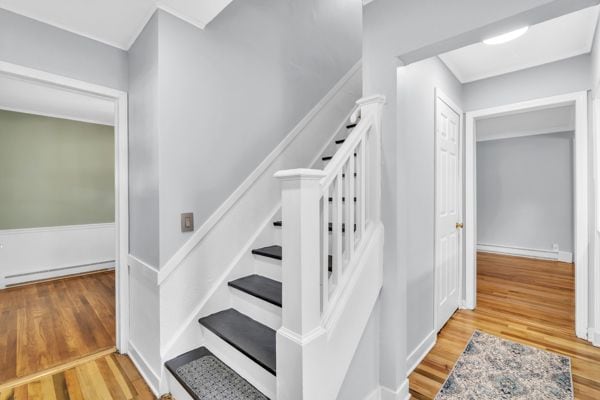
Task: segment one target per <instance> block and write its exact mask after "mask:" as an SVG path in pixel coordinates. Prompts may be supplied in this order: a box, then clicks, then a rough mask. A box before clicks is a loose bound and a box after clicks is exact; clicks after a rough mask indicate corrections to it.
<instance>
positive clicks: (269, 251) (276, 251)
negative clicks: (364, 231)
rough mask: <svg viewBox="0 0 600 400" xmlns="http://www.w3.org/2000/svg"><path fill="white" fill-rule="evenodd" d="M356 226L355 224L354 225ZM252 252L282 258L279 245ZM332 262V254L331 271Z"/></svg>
mask: <svg viewBox="0 0 600 400" xmlns="http://www.w3.org/2000/svg"><path fill="white" fill-rule="evenodd" d="M355 228H356V225H355ZM252 254H257V255H260V256H263V257H269V258H274V259H277V260H281V259H282V248H281V246H279V245H274V246H267V247H263V248H260V249H254V250H252ZM332 264H333V258H332V256H329V270H330V271H331V266H332Z"/></svg>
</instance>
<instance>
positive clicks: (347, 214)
mask: <svg viewBox="0 0 600 400" xmlns="http://www.w3.org/2000/svg"><path fill="white" fill-rule="evenodd" d="M384 102H385V98H384V97H382V96H373V97H368V98H363V99H361V100H359V101H358V102H357V107H356V109H355V111H354V113H353V114H352V122H357V125H356V127H355V128H354V129H353V130H352V132H351V133H350V135H349V136H348V137H347V138H346V139H345V141H344V143H343V144H342V145H341V147H340V148H339V149H338V151H337V152H336V153H335V155H334V156H333V158H332V159H331V161H330V162H329V164H328V165H327V166H326V168H325V169H324V170H314V169H295V170H286V171H279V172H277V173H276V174H275V177H277V178H279V179H281V181H282V219H283V237H282V247H283V260H282V285H283V299H282V301H283V310H282V328H280V329H279V331H278V333H277V380H278V399H279V400H282V399H286V400H287V399H311V400H318V399H329V398H332V397H331V396H334V395H335V393H337V390H338V389H339V384H341V380H343V376H344V374H345V369H346V368H347V364H349V362H350V360H351V357H352V355H353V353H354V350H355V346H356V345H357V343H358V342H357V341H358V339H359V338H360V335H361V334H362V329H361V328H360V325H361V324H362V325H363V326H364V324H366V320H367V319H368V314H369V313H370V308H369V307H366V306H367V305H369V306H371V304H370V303H374V301H375V298H376V297H377V293H378V291H379V289H380V287H381V257H380V256H379V253H380V252H381V248H382V242H383V237H382V232H383V230H382V228H381V227H382V225H381V200H380V199H381V113H382V108H383V104H384ZM378 235H379V236H378ZM375 237H377V240H374V239H373V238H375ZM366 255H368V256H369V257H371V258H373V257H374V259H372V260H370V261H369V260H368V259H366V258H367V257H366ZM370 265H372V271H367V268H369V266H370ZM363 269H364V273H365V275H364V277H362V276H360V280H359V279H358V278H359V275H360V274H362V273H363ZM360 296H363V297H365V298H364V304H365V307H362V306H361V305H360V304H361V302H362V300H363V299H361V298H357V297H360ZM353 303H356V304H359V305H358V306H355V308H358V309H357V310H348V309H347V308H349V307H350V304H353ZM361 309H363V312H362V314H366V315H362V314H361V315H358V313H360V311H361ZM348 311H350V312H349V313H348ZM353 313H357V315H353ZM344 318H345V319H344ZM353 319H356V321H353ZM340 321H345V322H347V323H350V324H352V325H356V326H352V327H350V329H352V330H359V329H360V332H354V334H350V333H348V332H346V333H345V335H344V336H339V338H338V337H336V335H335V333H336V328H339V327H338V326H337V325H339V324H340V323H341V322H340ZM354 322H356V324H354ZM345 329H348V328H345ZM354 337H355V338H356V340H350V339H351V338H354ZM334 340H337V341H338V342H337V343H336V344H335V345H334V344H333V343H332V341H334ZM342 344H343V346H342ZM351 347H353V348H351ZM338 353H339V354H338ZM345 353H348V354H349V357H347V356H346V355H344V354H345ZM332 358H335V360H332ZM338 364H339V365H338ZM324 367H327V370H328V371H327V372H326V371H324V370H323V369H324ZM336 367H340V368H338V369H339V371H338V373H337V375H339V376H338V378H337V380H336V373H335V371H332V369H335V368H336ZM320 371H322V372H323V373H327V376H322V373H321V372H320Z"/></svg>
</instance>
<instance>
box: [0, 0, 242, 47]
mask: <svg viewBox="0 0 600 400" xmlns="http://www.w3.org/2000/svg"><path fill="white" fill-rule="evenodd" d="M231 1H232V0H0V8H4V9H7V10H9V11H12V12H15V13H17V14H21V15H24V16H26V17H29V18H33V19H35V20H38V21H41V22H45V23H47V24H50V25H53V26H56V27H58V28H61V29H64V30H67V31H70V32H73V33H76V34H78V35H82V36H85V37H89V38H91V39H94V40H97V41H100V42H103V43H106V44H109V45H111V46H115V47H118V48H120V49H123V50H128V49H129V47H131V45H132V44H133V42H134V41H135V39H136V38H137V36H138V35H139V34H140V32H141V31H142V29H143V27H144V26H145V25H146V22H148V20H149V19H150V17H151V16H152V14H153V13H154V11H155V10H156V9H157V8H161V9H163V10H165V11H167V12H169V13H171V14H173V15H175V16H177V17H179V18H181V19H183V20H185V21H187V22H189V23H191V24H193V25H196V26H198V27H199V28H202V29H203V28H204V27H205V26H206V25H207V24H208V23H209V22H210V21H212V20H213V19H214V18H215V17H216V16H217V14H219V13H220V12H221V11H222V10H223V9H224V8H225V7H226V6H227V5H228V4H229V3H230V2H231Z"/></svg>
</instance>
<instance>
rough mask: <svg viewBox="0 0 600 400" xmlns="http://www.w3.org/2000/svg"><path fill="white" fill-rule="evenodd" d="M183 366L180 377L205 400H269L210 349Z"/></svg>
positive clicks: (178, 373) (178, 374)
mask: <svg viewBox="0 0 600 400" xmlns="http://www.w3.org/2000/svg"><path fill="white" fill-rule="evenodd" d="M198 350H201V352H199V353H196V354H197V355H199V356H200V357H199V358H196V359H195V360H193V361H190V362H188V363H186V364H183V365H181V366H179V367H178V368H177V369H176V374H177V377H178V378H179V380H180V381H183V382H182V383H185V386H187V389H189V390H191V391H192V392H193V393H194V394H195V395H196V397H197V398H198V399H201V400H269V399H268V397H266V396H265V395H264V394H262V393H261V392H259V391H258V389H256V388H255V387H254V386H252V385H251V384H250V383H248V381H246V380H245V379H244V378H242V377H241V376H239V375H238V374H237V373H236V372H235V371H233V370H232V369H231V368H229V367H228V366H227V365H225V364H224V363H223V362H222V361H221V360H219V359H218V358H217V357H215V356H214V355H213V354H212V353H211V352H210V351H208V350H207V349H206V348H201V349H198Z"/></svg>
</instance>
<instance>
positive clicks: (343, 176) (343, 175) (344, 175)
mask: <svg viewBox="0 0 600 400" xmlns="http://www.w3.org/2000/svg"><path fill="white" fill-rule="evenodd" d="M356 176H357V175H356V172H355V173H354V177H355V178H356ZM345 177H346V174H342V178H345Z"/></svg>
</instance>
